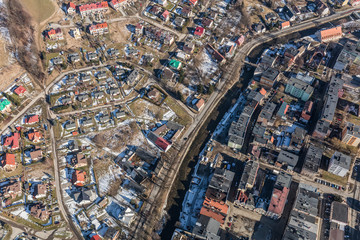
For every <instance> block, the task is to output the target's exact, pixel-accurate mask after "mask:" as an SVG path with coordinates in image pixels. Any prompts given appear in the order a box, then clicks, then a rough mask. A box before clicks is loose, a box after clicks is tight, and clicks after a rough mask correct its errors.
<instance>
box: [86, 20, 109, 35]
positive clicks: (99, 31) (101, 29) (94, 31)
mask: <svg viewBox="0 0 360 240" xmlns="http://www.w3.org/2000/svg"><path fill="white" fill-rule="evenodd" d="M89 32H90V34H91V35H94V36H98V35H103V34H106V33H109V27H108V24H107V23H106V22H104V23H98V24H92V25H90V26H89Z"/></svg>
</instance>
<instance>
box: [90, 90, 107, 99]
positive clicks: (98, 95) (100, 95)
mask: <svg viewBox="0 0 360 240" xmlns="http://www.w3.org/2000/svg"><path fill="white" fill-rule="evenodd" d="M91 94H92V96H93V97H94V98H95V99H102V98H103V97H104V96H105V94H104V92H103V91H94V92H92V93H91Z"/></svg>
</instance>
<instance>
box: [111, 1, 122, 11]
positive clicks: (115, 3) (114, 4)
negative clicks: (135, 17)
mask: <svg viewBox="0 0 360 240" xmlns="http://www.w3.org/2000/svg"><path fill="white" fill-rule="evenodd" d="M125 3H126V0H110V1H109V5H110V7H112V8H113V9H115V10H117V11H119V9H120V8H121V7H122V6H124V5H125Z"/></svg>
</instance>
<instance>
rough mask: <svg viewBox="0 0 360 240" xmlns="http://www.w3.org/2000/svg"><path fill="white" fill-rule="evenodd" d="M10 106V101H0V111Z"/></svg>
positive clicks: (4, 99)
mask: <svg viewBox="0 0 360 240" xmlns="http://www.w3.org/2000/svg"><path fill="white" fill-rule="evenodd" d="M9 104H10V101H9V100H7V99H6V98H3V99H0V111H2V110H4V108H5V107H6V106H7V105H9Z"/></svg>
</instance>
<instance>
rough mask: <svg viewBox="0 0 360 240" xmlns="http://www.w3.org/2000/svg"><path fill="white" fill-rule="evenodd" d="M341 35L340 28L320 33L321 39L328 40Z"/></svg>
mask: <svg viewBox="0 0 360 240" xmlns="http://www.w3.org/2000/svg"><path fill="white" fill-rule="evenodd" d="M341 34H342V29H341V27H334V28H329V29H325V30H322V31H320V36H321V39H323V38H328V37H331V36H336V35H341Z"/></svg>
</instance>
